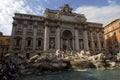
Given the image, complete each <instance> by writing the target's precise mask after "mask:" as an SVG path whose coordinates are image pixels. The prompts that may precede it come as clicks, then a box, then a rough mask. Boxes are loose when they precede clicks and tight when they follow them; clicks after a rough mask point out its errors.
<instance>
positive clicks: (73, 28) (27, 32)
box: [9, 4, 105, 55]
mask: <svg viewBox="0 0 120 80" xmlns="http://www.w3.org/2000/svg"><path fill="white" fill-rule="evenodd" d="M13 19H14V20H13V28H12V36H13V37H12V39H11V43H10V50H9V51H11V52H13V53H23V54H24V53H26V54H28V53H29V54H30V55H32V53H40V52H43V51H45V52H51V51H53V52H55V51H56V50H58V49H59V50H61V51H64V50H67V51H80V50H86V51H88V50H89V51H91V52H94V53H99V52H102V51H105V42H104V34H103V27H102V26H103V25H102V24H100V23H94V22H87V18H86V17H85V16H84V14H77V13H74V12H72V8H71V7H70V6H69V5H68V4H65V5H63V6H62V7H60V9H59V10H51V9H48V8H47V9H46V10H45V12H44V15H43V16H37V15H30V14H21V13H15V16H14V17H13Z"/></svg>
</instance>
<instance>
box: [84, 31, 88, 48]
mask: <svg viewBox="0 0 120 80" xmlns="http://www.w3.org/2000/svg"><path fill="white" fill-rule="evenodd" d="M83 38H84V49H85V50H89V46H88V35H87V30H86V29H84V32H83Z"/></svg>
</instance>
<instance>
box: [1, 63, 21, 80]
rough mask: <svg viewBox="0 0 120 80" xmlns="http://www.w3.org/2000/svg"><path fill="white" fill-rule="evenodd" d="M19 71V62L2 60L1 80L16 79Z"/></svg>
mask: <svg viewBox="0 0 120 80" xmlns="http://www.w3.org/2000/svg"><path fill="white" fill-rule="evenodd" d="M18 72H19V65H18V64H15V63H12V62H5V61H0V80H15V79H16V77H17V73H18Z"/></svg>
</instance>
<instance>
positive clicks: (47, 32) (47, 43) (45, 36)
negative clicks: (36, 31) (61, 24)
mask: <svg viewBox="0 0 120 80" xmlns="http://www.w3.org/2000/svg"><path fill="white" fill-rule="evenodd" d="M44 30H45V31H44V51H46V50H48V49H49V27H48V24H47V23H46V24H45V29H44Z"/></svg>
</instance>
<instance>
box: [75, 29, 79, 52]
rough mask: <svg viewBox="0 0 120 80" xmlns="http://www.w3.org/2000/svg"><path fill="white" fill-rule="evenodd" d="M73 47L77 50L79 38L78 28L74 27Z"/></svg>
mask: <svg viewBox="0 0 120 80" xmlns="http://www.w3.org/2000/svg"><path fill="white" fill-rule="evenodd" d="M75 49H76V51H79V38H78V30H77V29H75Z"/></svg>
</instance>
